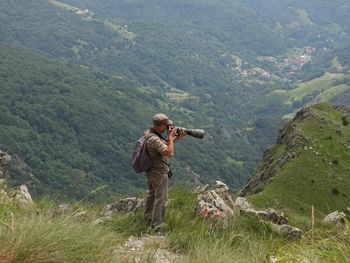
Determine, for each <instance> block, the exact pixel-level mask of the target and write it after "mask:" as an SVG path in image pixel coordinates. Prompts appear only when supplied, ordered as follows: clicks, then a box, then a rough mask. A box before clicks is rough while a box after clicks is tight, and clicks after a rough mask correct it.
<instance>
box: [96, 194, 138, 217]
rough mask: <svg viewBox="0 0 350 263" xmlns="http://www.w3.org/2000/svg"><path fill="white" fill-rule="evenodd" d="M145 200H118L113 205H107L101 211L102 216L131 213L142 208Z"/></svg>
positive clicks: (133, 198) (131, 198) (134, 198)
mask: <svg viewBox="0 0 350 263" xmlns="http://www.w3.org/2000/svg"><path fill="white" fill-rule="evenodd" d="M144 203H145V199H140V198H136V197H129V198H125V199H121V200H118V201H117V202H115V203H114V204H111V205H107V206H106V207H105V208H104V209H103V211H102V213H101V214H102V216H104V217H109V216H112V215H114V214H117V213H131V212H134V211H135V210H137V209H139V208H140V207H143V206H144Z"/></svg>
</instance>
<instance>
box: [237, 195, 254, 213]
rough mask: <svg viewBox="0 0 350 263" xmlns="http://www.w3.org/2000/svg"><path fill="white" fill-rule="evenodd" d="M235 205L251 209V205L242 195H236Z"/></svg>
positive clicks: (243, 208)
mask: <svg viewBox="0 0 350 263" xmlns="http://www.w3.org/2000/svg"><path fill="white" fill-rule="evenodd" d="M235 205H236V206H238V207H239V208H240V209H241V210H249V209H252V205H251V204H250V203H249V202H248V200H247V199H245V198H244V197H237V198H236V200H235Z"/></svg>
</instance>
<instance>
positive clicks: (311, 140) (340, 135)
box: [242, 103, 350, 216]
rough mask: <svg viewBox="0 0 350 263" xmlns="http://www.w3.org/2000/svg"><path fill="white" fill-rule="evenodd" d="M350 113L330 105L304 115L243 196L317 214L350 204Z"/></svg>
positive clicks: (284, 134) (283, 135)
mask: <svg viewBox="0 0 350 263" xmlns="http://www.w3.org/2000/svg"><path fill="white" fill-rule="evenodd" d="M349 118H350V109H349V108H348V107H345V106H334V105H330V104H327V103H321V104H316V105H313V106H310V107H306V108H304V109H302V110H301V111H299V112H298V113H297V114H296V116H295V118H294V119H293V120H291V121H289V122H288V123H286V124H285V125H284V127H283V128H282V129H281V130H280V132H279V137H278V139H277V143H276V144H275V145H273V146H271V147H270V148H268V149H267V150H266V152H265V154H264V157H263V161H262V164H261V165H260V166H259V167H258V169H257V170H256V172H255V174H254V175H253V176H252V177H251V178H250V179H249V180H248V183H247V185H246V186H245V187H244V188H243V191H242V195H244V196H245V195H247V196H249V198H250V199H251V200H252V201H253V203H255V204H256V205H259V206H261V207H264V206H273V207H275V208H279V209H285V210H286V211H290V210H292V211H298V212H301V213H309V212H310V211H311V210H310V209H311V206H312V205H313V206H314V207H315V210H316V211H317V214H318V215H319V216H320V215H323V214H325V213H328V212H330V211H331V210H344V209H346V207H347V206H348V205H349V198H350V197H349V183H350V178H349V171H350V166H349V162H348V160H349V157H350V156H349V154H350V153H349V148H350V144H349V139H350V125H349Z"/></svg>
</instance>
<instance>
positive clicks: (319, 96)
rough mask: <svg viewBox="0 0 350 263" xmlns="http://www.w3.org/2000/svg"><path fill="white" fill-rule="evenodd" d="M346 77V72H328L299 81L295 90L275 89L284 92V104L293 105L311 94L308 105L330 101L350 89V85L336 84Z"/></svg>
mask: <svg viewBox="0 0 350 263" xmlns="http://www.w3.org/2000/svg"><path fill="white" fill-rule="evenodd" d="M345 78H347V75H346V74H340V73H339V74H334V73H326V74H325V75H324V76H322V77H319V78H316V79H313V80H310V81H307V82H302V83H299V84H298V85H297V87H296V88H295V89H293V90H290V91H282V90H275V92H276V93H278V94H283V95H284V96H285V97H286V100H285V101H284V104H288V105H291V104H293V102H298V101H301V100H302V99H303V98H305V97H308V96H309V97H311V98H312V99H311V100H310V101H309V102H308V104H307V105H312V104H315V103H319V102H323V101H329V100H331V99H332V98H334V97H335V96H337V95H339V94H341V93H342V92H344V91H346V90H348V89H350V86H349V85H345V84H342V85H338V84H336V82H337V81H340V80H342V79H345ZM297 111H298V110H296V111H294V112H292V113H290V114H287V115H285V116H284V119H292V118H293V116H294V115H295V113H296V112H297Z"/></svg>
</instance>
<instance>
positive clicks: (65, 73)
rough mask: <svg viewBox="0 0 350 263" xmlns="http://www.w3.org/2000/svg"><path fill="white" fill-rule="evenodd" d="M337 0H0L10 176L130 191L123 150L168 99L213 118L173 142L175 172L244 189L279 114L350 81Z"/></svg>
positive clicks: (192, 117) (39, 188) (172, 108)
mask: <svg viewBox="0 0 350 263" xmlns="http://www.w3.org/2000/svg"><path fill="white" fill-rule="evenodd" d="M336 3H337V4H333V3H327V2H322V3H319V1H316V0H313V1H308V2H307V3H304V2H302V1H294V2H292V3H291V2H290V1H275V0H271V1H244V2H242V1H226V0H225V1H218V0H210V1H207V0H201V1H197V0H191V1H176V2H164V1H158V0H152V1H147V2H145V1H142V0H135V1H134V0H132V1H131V0H130V1H129V0H127V1H109V0H103V1H92V0H91V1H90V0H88V1H81V0H62V1H56V0H38V1H25V0H18V1H6V0H0V4H1V7H2V8H1V11H0V22H1V24H2V27H1V28H0V42H1V43H2V44H1V46H0V52H1V56H2V61H1V64H0V66H1V69H2V72H3V74H2V75H1V83H0V84H1V87H4V88H1V89H0V98H1V101H2V103H3V104H2V109H3V112H5V113H6V114H4V115H3V116H1V118H2V121H3V122H2V123H0V126H1V129H2V130H3V134H2V135H1V136H2V137H1V140H0V145H1V147H2V148H3V149H4V150H6V151H9V152H11V153H12V154H15V155H17V156H18V161H17V164H20V165H19V167H20V168H19V169H17V168H16V169H15V168H14V171H15V172H14V173H12V174H13V175H12V176H13V178H12V179H13V183H14V184H19V183H21V182H27V183H28V182H30V187H32V188H31V190H33V191H34V189H35V192H34V193H36V194H48V193H50V194H53V193H55V194H58V195H59V194H60V193H61V192H62V190H64V191H63V192H65V194H67V195H68V196H70V197H78V196H79V197H80V196H84V195H86V194H88V193H89V192H90V191H92V190H94V189H96V188H99V187H102V186H104V185H107V186H108V189H110V191H107V192H106V194H105V195H106V196H110V194H109V193H114V194H122V195H124V194H126V193H129V192H138V191H140V190H141V189H143V188H144V182H143V181H144V180H143V179H144V178H143V177H142V176H141V177H140V176H139V175H137V174H135V173H132V172H131V171H130V167H129V158H130V157H129V155H130V152H131V151H132V148H133V144H134V142H135V140H136V139H137V138H138V137H139V136H140V134H142V132H143V130H144V129H146V128H147V127H148V125H149V116H151V115H153V114H154V113H156V112H165V113H167V114H168V115H169V116H171V118H172V119H174V120H175V121H176V124H178V125H181V126H185V127H189V128H203V129H205V130H206V131H207V132H208V137H207V138H205V140H202V141H199V140H190V139H188V138H185V139H184V140H185V141H184V143H179V144H178V145H177V146H176V148H177V150H176V156H175V159H174V162H173V167H174V170H175V174H176V176H175V177H174V182H179V181H186V182H187V183H193V182H200V183H208V182H213V181H214V180H215V179H220V180H222V181H224V182H226V183H228V184H229V185H230V186H231V187H232V188H234V189H238V188H239V187H240V186H242V184H243V183H244V182H245V181H246V179H247V178H248V177H249V175H250V174H251V173H252V172H253V171H254V169H255V168H256V166H257V165H258V163H259V161H260V156H261V154H262V152H263V149H265V148H266V147H267V146H268V145H270V144H271V143H272V142H273V138H274V136H275V134H276V133H277V129H278V127H279V125H280V123H281V122H282V117H283V116H285V115H287V114H290V113H293V112H295V111H296V110H298V109H299V108H300V107H302V106H304V105H305V104H306V103H314V102H315V101H318V99H320V100H337V101H339V102H343V101H344V99H343V100H342V101H340V100H341V99H342V98H344V97H346V96H342V95H343V92H344V94H347V92H349V89H348V87H349V85H348V84H346V83H345V82H346V79H347V74H348V67H347V66H348V65H347V61H348V60H347V57H348V50H349V49H348V48H347V47H348V44H346V43H347V41H349V31H348V29H349V26H348V25H349V18H348V16H347V15H346V14H347V10H348V8H349V5H348V3H347V2H346V1H343V0H337V1H336ZM334 14H336V15H334ZM339 46H341V48H340V47H339ZM323 61H326V62H327V63H323ZM318 62H319V63H318ZM332 62H333V63H332ZM15 63H16V65H15ZM315 63H316V64H315ZM329 64H332V65H333V66H329ZM308 65H309V66H308ZM310 65H311V66H310ZM33 69H35V70H33ZM47 69H50V70H47ZM326 72H328V73H327V74H326V75H324V74H325V73H326ZM329 74H337V77H336V79H337V81H340V82H344V83H340V82H339V83H338V82H337V83H336V81H324V79H323V77H324V76H325V77H327V76H328V75H329ZM338 74H339V75H338ZM338 76H341V77H339V78H338ZM317 78H320V79H317ZM313 80H314V82H310V83H309V81H313ZM318 82H322V85H320V86H322V89H318V86H319V85H318V84H317V83H318ZM309 87H311V88H309ZM115 89H117V90H118V91H117V92H114V91H115ZM314 89H315V90H314ZM328 90H329V91H328ZM57 93H58V94H57ZM29 98H30V99H29ZM17 100H18V102H17ZM66 100H67V101H66ZM57 102H59V104H57ZM62 108H63V110H62ZM130 118H132V119H133V122H132V124H130V120H129V119H130ZM130 126H132V127H130ZM91 127H93V129H92V128H91ZM56 130H58V131H59V132H56ZM126 131H127V132H126ZM56 133H59V135H56ZM28 134H29V135H28ZM62 145H64V147H63V146H62ZM37 146H39V147H37ZM59 147H62V148H60V149H58V148H59ZM39 151H40V152H41V154H40V155H35V153H37V152H39ZM17 167H18V165H17ZM23 167H25V168H23ZM86 174H88V176H85V175H86ZM31 175H34V177H33V176H31ZM61 177H62V178H61ZM86 178H90V179H86Z"/></svg>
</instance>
